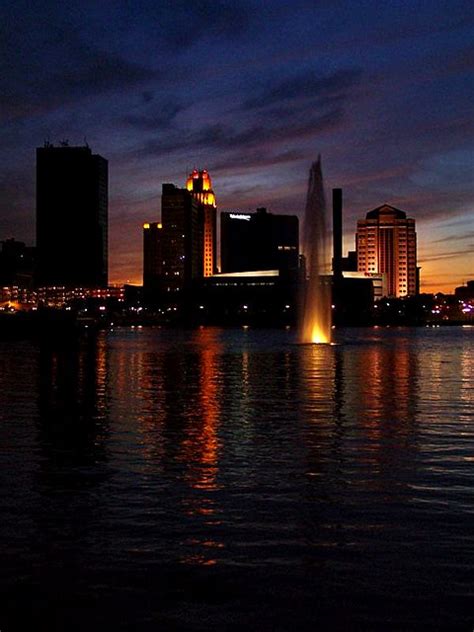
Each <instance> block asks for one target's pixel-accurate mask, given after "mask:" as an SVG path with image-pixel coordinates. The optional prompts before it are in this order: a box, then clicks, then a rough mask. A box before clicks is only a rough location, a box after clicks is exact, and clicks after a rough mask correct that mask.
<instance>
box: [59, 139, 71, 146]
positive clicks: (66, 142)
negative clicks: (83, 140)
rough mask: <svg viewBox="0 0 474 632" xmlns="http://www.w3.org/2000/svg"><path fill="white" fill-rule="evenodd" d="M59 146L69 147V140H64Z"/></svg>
mask: <svg viewBox="0 0 474 632" xmlns="http://www.w3.org/2000/svg"><path fill="white" fill-rule="evenodd" d="M59 144H60V145H61V147H69V139H68V138H65V139H64V140H61V141H60V142H59Z"/></svg>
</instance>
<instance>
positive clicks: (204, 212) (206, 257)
mask: <svg viewBox="0 0 474 632" xmlns="http://www.w3.org/2000/svg"><path fill="white" fill-rule="evenodd" d="M186 189H187V190H188V191H190V193H191V194H192V196H193V197H194V199H195V200H196V201H197V202H198V204H199V213H200V222H201V224H202V242H203V243H202V247H203V252H202V260H203V261H202V263H203V269H202V272H203V276H205V277H208V276H212V275H213V274H215V273H216V271H217V239H216V237H217V209H216V196H215V195H214V191H213V190H212V180H211V176H210V175H209V173H208V172H207V171H206V170H205V169H204V170H203V171H198V170H197V169H194V170H193V171H192V173H190V174H189V177H188V179H187V180H186Z"/></svg>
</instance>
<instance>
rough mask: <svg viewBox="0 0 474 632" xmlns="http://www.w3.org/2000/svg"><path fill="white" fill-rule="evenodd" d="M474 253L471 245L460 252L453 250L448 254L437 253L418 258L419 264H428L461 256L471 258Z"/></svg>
mask: <svg viewBox="0 0 474 632" xmlns="http://www.w3.org/2000/svg"><path fill="white" fill-rule="evenodd" d="M473 252H474V244H471V245H470V246H469V247H468V248H463V249H461V250H453V251H448V252H439V253H437V254H436V255H428V256H424V257H420V259H419V263H428V262H432V261H442V260H443V259H452V258H454V257H459V256H463V255H467V256H469V257H472V253H473Z"/></svg>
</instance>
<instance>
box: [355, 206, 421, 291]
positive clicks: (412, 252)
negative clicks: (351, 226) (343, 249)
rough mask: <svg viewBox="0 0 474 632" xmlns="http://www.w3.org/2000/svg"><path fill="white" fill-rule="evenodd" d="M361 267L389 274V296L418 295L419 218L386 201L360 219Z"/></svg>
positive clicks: (358, 224)
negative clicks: (416, 218) (417, 245)
mask: <svg viewBox="0 0 474 632" xmlns="http://www.w3.org/2000/svg"><path fill="white" fill-rule="evenodd" d="M356 249H357V270H358V272H363V273H365V274H367V275H369V276H371V275H374V274H383V275H385V276H386V286H385V287H386V292H387V296H394V297H401V296H413V295H415V294H417V288H418V283H417V265H416V232H415V220H414V219H411V218H407V216H406V213H405V212H404V211H401V210H399V209H397V208H394V207H393V206H390V205H389V204H383V205H382V206H379V207H378V208H375V209H374V210H372V211H370V212H369V213H367V215H366V218H365V219H361V220H358V222H357V234H356Z"/></svg>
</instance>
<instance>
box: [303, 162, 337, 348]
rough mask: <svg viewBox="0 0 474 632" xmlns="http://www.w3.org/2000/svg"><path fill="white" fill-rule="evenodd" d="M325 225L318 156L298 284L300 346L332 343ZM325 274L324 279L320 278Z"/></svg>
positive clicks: (311, 179) (310, 187)
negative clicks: (302, 276) (303, 273)
mask: <svg viewBox="0 0 474 632" xmlns="http://www.w3.org/2000/svg"><path fill="white" fill-rule="evenodd" d="M326 223H327V221H326V200H325V196H324V186H323V175H322V171H321V156H318V160H317V161H316V162H314V163H313V164H312V165H311V169H310V171H309V182H308V194H307V197H306V208H305V216H304V239H303V255H304V257H305V260H306V279H303V280H302V283H301V294H302V295H301V297H300V322H299V341H300V342H302V343H318V344H319V343H330V342H331V285H330V280H329V279H330V277H329V276H328V273H329V261H328V258H327V257H328V253H329V248H328V243H327V239H328V230H327V226H326ZM324 273H326V276H323V274H324Z"/></svg>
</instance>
